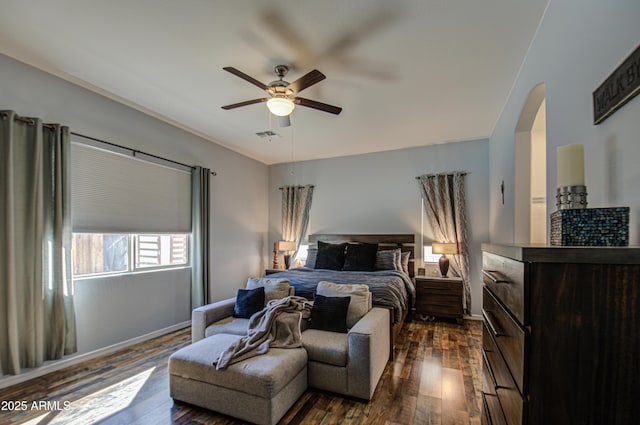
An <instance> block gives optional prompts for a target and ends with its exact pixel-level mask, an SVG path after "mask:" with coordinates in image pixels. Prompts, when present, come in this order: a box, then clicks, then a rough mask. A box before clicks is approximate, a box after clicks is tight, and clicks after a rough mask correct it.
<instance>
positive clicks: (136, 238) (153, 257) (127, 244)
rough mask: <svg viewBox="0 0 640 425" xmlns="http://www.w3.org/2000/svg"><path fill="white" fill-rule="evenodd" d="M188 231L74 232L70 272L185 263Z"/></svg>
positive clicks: (118, 270)
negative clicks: (186, 232) (133, 232)
mask: <svg viewBox="0 0 640 425" xmlns="http://www.w3.org/2000/svg"><path fill="white" fill-rule="evenodd" d="M188 242H189V237H188V234H184V233H182V234H167V235H165V234H145V235H138V234H114V233H74V234H73V247H72V251H73V275H74V277H78V276H90V275H98V274H108V273H124V272H132V271H137V270H140V269H151V268H154V269H157V268H166V267H175V266H182V265H186V264H188V261H189V256H188V252H189V249H188Z"/></svg>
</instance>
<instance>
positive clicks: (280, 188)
mask: <svg viewBox="0 0 640 425" xmlns="http://www.w3.org/2000/svg"><path fill="white" fill-rule="evenodd" d="M289 187H315V186H314V185H312V184H307V185H301V184H300V185H298V186H289ZM282 189H284V186H280V187H279V188H278V190H282Z"/></svg>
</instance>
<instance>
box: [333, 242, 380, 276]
mask: <svg viewBox="0 0 640 425" xmlns="http://www.w3.org/2000/svg"><path fill="white" fill-rule="evenodd" d="M377 252H378V244H377V243H358V244H355V243H350V244H348V245H347V252H346V254H345V257H344V265H343V266H342V270H345V271H364V272H370V271H373V270H374V269H375V265H376V253H377Z"/></svg>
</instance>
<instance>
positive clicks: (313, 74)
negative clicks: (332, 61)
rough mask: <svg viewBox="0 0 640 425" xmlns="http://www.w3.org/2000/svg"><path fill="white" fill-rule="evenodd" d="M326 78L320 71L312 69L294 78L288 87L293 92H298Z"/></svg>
mask: <svg viewBox="0 0 640 425" xmlns="http://www.w3.org/2000/svg"><path fill="white" fill-rule="evenodd" d="M325 78H327V77H326V76H325V75H324V74H323V73H322V72H320V71H318V70H317V69H314V70H313V71H310V72H308V73H306V74H305V75H303V76H302V77H300V78H298V79H297V80H295V81H294V82H293V83H291V84H289V86H288V88H290V89H292V90H293V92H294V93H300V92H301V91H302V90H304V89H306V88H307V87H311V86H312V85H314V84H316V83H319V82H320V81H322V80H324V79H325Z"/></svg>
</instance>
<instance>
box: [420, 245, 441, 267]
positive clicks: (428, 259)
mask: <svg viewBox="0 0 640 425" xmlns="http://www.w3.org/2000/svg"><path fill="white" fill-rule="evenodd" d="M440 257H442V256H441V255H440V254H434V253H433V248H432V247H431V244H429V245H425V246H424V252H423V261H424V262H425V263H437V262H438V261H439V260H440Z"/></svg>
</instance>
